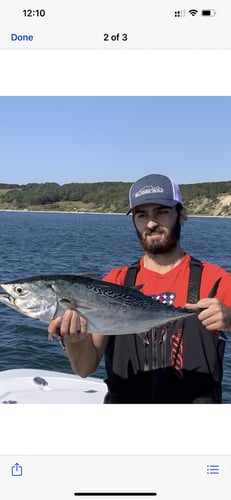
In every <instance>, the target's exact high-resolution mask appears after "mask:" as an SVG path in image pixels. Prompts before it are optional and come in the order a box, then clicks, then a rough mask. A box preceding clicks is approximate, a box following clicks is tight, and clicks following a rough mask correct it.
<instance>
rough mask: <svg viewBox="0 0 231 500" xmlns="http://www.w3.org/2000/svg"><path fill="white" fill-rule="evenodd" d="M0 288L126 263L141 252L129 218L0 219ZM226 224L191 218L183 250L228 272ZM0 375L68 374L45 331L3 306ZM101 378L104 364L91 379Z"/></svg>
mask: <svg viewBox="0 0 231 500" xmlns="http://www.w3.org/2000/svg"><path fill="white" fill-rule="evenodd" d="M0 234H1V245H0V263H1V266H0V282H2V281H7V280H10V279H16V278H22V277H25V276H32V275H35V274H46V273H49V274H50V273H82V272H92V273H97V274H98V275H99V277H103V276H104V275H105V274H106V273H107V272H108V271H109V270H110V269H111V268H113V267H119V266H121V265H125V264H129V263H132V262H134V261H135V260H137V259H138V258H139V256H140V255H141V253H142V250H141V247H140V244H139V242H138V240H137V237H136V233H135V230H134V228H133V224H132V219H131V217H126V216H124V215H112V214H74V213H46V212H42V213H41V212H38V213H36V212H0ZM230 237H231V219H229V218H203V217H195V218H188V220H187V222H186V223H185V225H184V227H183V229H182V246H183V248H184V250H185V251H187V252H189V253H191V254H192V255H193V256H194V257H197V258H199V259H203V260H208V261H210V262H214V263H216V264H219V265H221V266H222V267H224V268H225V269H227V270H228V271H230V272H231V257H230ZM0 318H1V321H0V371H1V370H8V369H13V368H40V369H48V370H54V371H65V372H68V373H72V371H71V368H70V364H69V361H68V359H67V357H66V354H65V351H63V349H62V348H61V347H60V345H59V343H58V341H57V340H53V342H52V343H50V342H48V340H47V327H46V325H43V324H42V323H40V322H39V321H35V320H32V319H30V318H28V317H26V316H23V315H22V314H20V313H18V312H16V311H14V310H13V309H10V308H8V307H6V306H4V305H3V304H0ZM94 375H95V376H96V377H101V378H104V376H105V369H104V363H103V362H102V363H101V365H100V367H99V368H98V370H97V371H96V372H95V374H94ZM223 402H224V403H231V335H230V336H229V334H228V335H227V342H226V352H225V359H224V377H223Z"/></svg>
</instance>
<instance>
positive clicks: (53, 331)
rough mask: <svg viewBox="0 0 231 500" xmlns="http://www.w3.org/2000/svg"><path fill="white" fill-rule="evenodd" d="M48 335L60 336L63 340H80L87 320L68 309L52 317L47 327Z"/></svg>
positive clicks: (83, 335)
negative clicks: (60, 314) (62, 313)
mask: <svg viewBox="0 0 231 500" xmlns="http://www.w3.org/2000/svg"><path fill="white" fill-rule="evenodd" d="M48 333H49V337H50V338H52V337H58V338H60V337H62V339H63V341H64V342H81V341H82V340H84V339H85V338H86V337H87V335H88V333H87V320H86V319H85V318H83V316H80V315H79V314H78V313H77V312H76V311H71V310H68V311H66V312H65V313H64V315H63V316H62V317H61V316H58V317H57V318H55V319H53V320H52V321H51V322H50V324H49V327H48Z"/></svg>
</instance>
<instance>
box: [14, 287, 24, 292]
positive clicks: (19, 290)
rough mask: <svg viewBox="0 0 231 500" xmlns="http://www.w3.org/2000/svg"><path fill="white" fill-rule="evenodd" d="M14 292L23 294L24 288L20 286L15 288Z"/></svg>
mask: <svg viewBox="0 0 231 500" xmlns="http://www.w3.org/2000/svg"><path fill="white" fill-rule="evenodd" d="M14 291H15V292H16V293H19V294H21V293H23V288H22V287H21V286H19V285H18V286H15V287H14Z"/></svg>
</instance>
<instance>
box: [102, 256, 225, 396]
mask: <svg viewBox="0 0 231 500" xmlns="http://www.w3.org/2000/svg"><path fill="white" fill-rule="evenodd" d="M138 270H139V263H138V262H137V263H135V264H133V265H132V266H130V267H129V268H128V271H127V275H126V278H125V281H124V284H125V285H126V286H133V285H134V284H135V280H136V275H137V273H138ZM202 271H203V266H202V263H201V262H200V261H198V260H197V259H194V258H193V257H191V262H190V277H189V285H188V298H187V302H191V303H196V302H197V301H198V298H199V290H200V280H201V274H202ZM219 281H220V280H218V281H217V282H216V283H215V285H214V286H213V288H212V290H211V292H210V294H209V297H213V296H214V295H215V293H216V290H217V287H218V284H219ZM224 345H225V342H224V339H222V338H221V336H220V332H210V331H209V330H207V329H206V328H204V327H203V326H202V324H201V322H200V321H199V320H198V319H197V316H196V315H195V316H190V317H188V318H186V319H179V320H176V321H174V322H171V323H168V324H166V326H165V327H157V328H153V329H152V330H150V331H149V332H147V333H146V334H145V335H137V334H134V335H117V336H113V337H110V338H109V342H108V346H107V349H106V352H105V363H106V369H107V374H108V378H107V379H106V380H105V382H106V384H107V386H108V393H107V395H106V396H105V401H104V403H115V404H116V403H125V404H126V403H128V404H129V403H134V404H135V403H136V404H137V403H221V381H222V363H223V356H224Z"/></svg>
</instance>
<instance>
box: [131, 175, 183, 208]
mask: <svg viewBox="0 0 231 500" xmlns="http://www.w3.org/2000/svg"><path fill="white" fill-rule="evenodd" d="M146 203H156V204H157V205H163V206H165V207H174V205H176V204H177V203H180V204H181V205H182V204H183V200H182V195H181V192H180V188H179V186H178V185H177V184H176V183H175V182H174V181H173V180H172V179H170V177H167V176H166V175H161V174H150V175H146V176H145V177H142V178H141V179H138V181H136V182H134V184H132V186H131V188H130V191H129V206H130V208H129V211H128V212H127V215H128V214H129V213H130V212H131V211H132V210H133V209H134V208H135V207H138V206H139V205H145V204H146Z"/></svg>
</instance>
